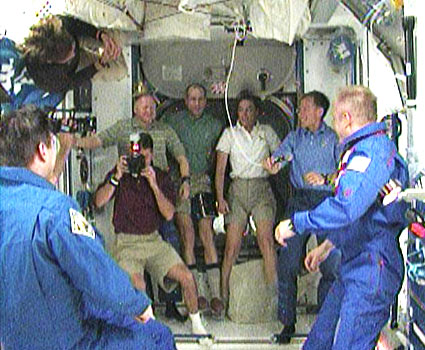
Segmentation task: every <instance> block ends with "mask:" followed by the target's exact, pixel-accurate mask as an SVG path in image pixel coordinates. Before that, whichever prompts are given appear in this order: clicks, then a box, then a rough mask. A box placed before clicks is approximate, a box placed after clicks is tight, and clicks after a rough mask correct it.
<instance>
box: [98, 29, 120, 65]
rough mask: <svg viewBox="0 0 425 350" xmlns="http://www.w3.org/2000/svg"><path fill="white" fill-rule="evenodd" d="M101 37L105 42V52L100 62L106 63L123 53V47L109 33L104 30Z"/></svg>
mask: <svg viewBox="0 0 425 350" xmlns="http://www.w3.org/2000/svg"><path fill="white" fill-rule="evenodd" d="M100 39H101V40H102V43H103V52H102V55H101V57H100V62H101V63H102V64H106V63H108V62H109V61H115V60H116V59H117V58H118V56H119V55H120V54H121V47H120V46H119V45H118V44H117V43H116V42H115V41H114V39H112V38H111V37H110V36H109V35H108V34H106V33H104V32H102V34H101V36H100Z"/></svg>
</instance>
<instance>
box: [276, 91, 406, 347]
mask: <svg viewBox="0 0 425 350" xmlns="http://www.w3.org/2000/svg"><path fill="white" fill-rule="evenodd" d="M333 115H334V126H335V131H336V132H337V134H338V136H339V138H340V140H341V142H342V146H343V151H342V155H341V160H340V164H339V167H338V170H337V175H336V179H335V180H334V186H335V190H334V191H335V192H334V196H333V197H329V198H327V199H325V200H324V201H323V202H322V203H321V204H319V205H318V206H317V207H316V208H314V209H312V210H309V211H300V212H296V213H294V214H293V216H292V218H291V219H288V220H284V221H281V222H280V223H279V225H278V226H277V227H276V230H275V238H276V240H277V241H278V242H279V243H280V244H282V245H286V240H287V239H288V238H290V237H293V236H294V235H296V234H299V235H301V234H304V233H308V232H310V231H314V232H322V233H323V232H326V235H327V237H326V240H325V241H324V242H323V243H322V244H321V245H320V246H319V247H317V248H315V249H314V250H313V251H311V252H310V253H309V254H308V255H307V257H306V260H305V264H306V267H307V268H308V269H309V270H315V269H316V268H317V266H318V264H320V262H321V261H323V260H324V259H325V258H326V257H327V255H328V254H329V253H330V251H331V250H332V249H333V248H334V247H337V248H339V249H340V250H341V252H342V261H341V270H340V275H339V276H338V277H337V279H336V281H335V282H334V284H333V285H332V287H331V289H330V290H329V292H328V295H327V297H326V299H325V301H324V303H323V305H322V308H321V310H320V313H319V315H318V317H317V319H316V322H315V323H314V325H313V328H312V330H311V331H310V333H309V335H308V337H307V340H306V342H305V343H304V347H303V349H305V350H311V349H317V350H327V349H332V350H342V349H344V350H346V349H350V350H371V349H373V348H374V347H375V346H376V343H377V341H378V337H379V334H380V331H381V329H382V328H383V327H384V326H385V324H386V322H387V321H388V319H389V314H390V306H391V304H392V303H393V302H394V301H395V298H396V296H397V293H398V292H399V290H400V287H401V282H402V279H403V274H404V266H403V259H402V255H401V251H400V246H399V243H398V236H399V234H400V232H401V230H402V229H403V227H404V226H405V225H406V222H405V217H404V213H405V211H406V209H407V204H406V203H404V202H400V201H391V200H390V199H391V197H395V196H394V193H397V191H400V190H401V189H402V188H403V187H405V186H406V184H407V182H408V173H407V166H406V164H405V162H404V161H403V159H402V158H401V157H400V155H399V154H398V153H397V150H396V146H395V144H394V143H393V142H392V141H391V140H390V139H389V138H388V137H387V135H386V134H385V131H386V130H385V124H384V123H377V122H376V115H377V101H376V97H375V96H374V95H373V93H372V92H371V91H370V90H369V89H368V88H365V87H362V86H349V87H345V88H343V89H342V90H341V91H340V92H339V94H338V95H337V98H336V100H335V102H334V110H333ZM324 179H325V178H324Z"/></svg>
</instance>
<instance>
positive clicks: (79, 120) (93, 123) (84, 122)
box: [48, 112, 97, 136]
mask: <svg viewBox="0 0 425 350" xmlns="http://www.w3.org/2000/svg"><path fill="white" fill-rule="evenodd" d="M48 119H49V123H50V125H51V128H52V131H53V132H54V133H58V132H67V133H72V134H75V133H78V134H81V135H83V136H84V135H87V134H89V133H92V132H96V129H97V119H96V117H95V116H91V115H87V116H85V117H76V116H75V114H71V116H70V117H69V118H68V120H67V121H66V124H64V123H63V122H62V118H60V117H58V116H57V114H55V112H53V113H50V114H49V115H48Z"/></svg>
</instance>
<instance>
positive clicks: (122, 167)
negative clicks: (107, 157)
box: [115, 156, 128, 180]
mask: <svg viewBox="0 0 425 350" xmlns="http://www.w3.org/2000/svg"><path fill="white" fill-rule="evenodd" d="M124 173H128V165H127V158H126V156H121V157H119V159H118V162H117V165H116V170H115V178H116V179H117V180H121V178H122V176H123V175H124Z"/></svg>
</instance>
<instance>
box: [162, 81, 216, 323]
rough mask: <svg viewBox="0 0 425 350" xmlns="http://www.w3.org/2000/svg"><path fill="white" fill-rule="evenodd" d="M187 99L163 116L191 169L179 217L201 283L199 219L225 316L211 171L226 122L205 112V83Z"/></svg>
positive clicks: (189, 257)
mask: <svg viewBox="0 0 425 350" xmlns="http://www.w3.org/2000/svg"><path fill="white" fill-rule="evenodd" d="M184 101H185V105H186V109H185V110H184V111H182V112H180V113H177V114H173V115H166V116H164V117H163V119H162V120H163V121H165V123H166V124H168V125H170V126H171V127H172V128H173V129H174V130H175V132H176V133H177V135H178V137H179V139H180V141H181V142H182V143H183V145H184V148H185V152H186V156H187V159H188V162H189V165H190V170H191V178H190V198H189V199H186V198H184V197H182V196H180V197H179V198H178V199H177V208H176V221H177V226H178V228H179V231H180V234H181V236H182V241H183V245H184V247H183V249H184V252H183V255H184V258H185V260H186V263H187V265H188V266H189V268H190V269H191V270H192V271H193V273H194V275H195V278H196V279H197V282H198V286H199V280H200V276H201V275H200V272H199V271H197V270H196V261H195V253H194V247H195V228H194V224H193V221H192V216H193V217H194V218H196V219H197V224H198V232H199V237H200V239H201V242H202V245H203V247H204V259H205V264H206V271H207V278H208V285H209V287H210V292H211V300H210V307H211V311H212V312H213V314H214V315H216V316H222V314H223V311H224V305H223V302H222V301H221V297H220V269H219V265H218V259H217V250H216V248H215V245H214V232H213V228H212V222H213V217H214V216H215V210H214V209H215V200H214V197H213V195H212V193H213V192H212V188H211V177H210V171H211V169H213V164H212V163H213V160H214V148H215V145H216V143H217V140H218V138H219V136H220V134H221V131H222V128H223V125H222V123H221V122H220V121H219V120H218V119H217V118H215V117H213V116H212V115H211V114H209V113H207V112H205V107H206V105H207V98H206V89H205V88H204V87H203V86H202V85H200V84H191V85H189V86H188V87H187V88H186V92H185V98H184ZM199 299H200V300H199V307H200V308H201V309H202V306H205V307H207V304H208V303H207V301H206V299H205V297H203V296H200V298H199Z"/></svg>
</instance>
